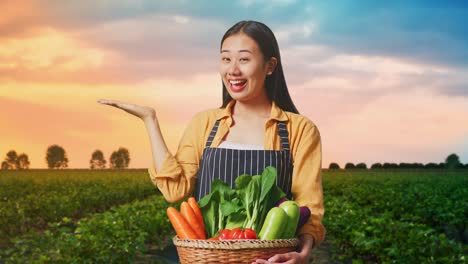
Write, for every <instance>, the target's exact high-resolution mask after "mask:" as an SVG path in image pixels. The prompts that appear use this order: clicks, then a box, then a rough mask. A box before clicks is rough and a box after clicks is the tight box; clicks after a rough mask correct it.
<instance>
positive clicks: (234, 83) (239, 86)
mask: <svg viewBox="0 0 468 264" xmlns="http://www.w3.org/2000/svg"><path fill="white" fill-rule="evenodd" d="M229 84H230V86H231V90H232V91H233V92H240V91H242V90H243V89H244V88H245V87H246V86H247V80H229Z"/></svg>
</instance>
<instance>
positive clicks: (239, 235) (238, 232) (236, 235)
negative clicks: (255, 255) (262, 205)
mask: <svg viewBox="0 0 468 264" xmlns="http://www.w3.org/2000/svg"><path fill="white" fill-rule="evenodd" d="M243 233H244V232H242V229H240V228H239V227H236V228H234V229H232V230H231V239H243V238H244V237H243Z"/></svg>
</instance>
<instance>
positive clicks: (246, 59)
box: [240, 58, 249, 62]
mask: <svg viewBox="0 0 468 264" xmlns="http://www.w3.org/2000/svg"><path fill="white" fill-rule="evenodd" d="M240 61H241V62H247V61H249V59H248V58H240Z"/></svg>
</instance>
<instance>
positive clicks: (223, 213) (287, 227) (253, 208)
mask: <svg viewBox="0 0 468 264" xmlns="http://www.w3.org/2000/svg"><path fill="white" fill-rule="evenodd" d="M276 175H277V173H276V169H275V168H273V167H266V168H265V170H264V171H263V172H262V174H261V175H254V176H250V175H247V174H243V175H240V176H238V177H237V178H236V179H235V187H234V189H231V187H230V186H229V185H228V184H226V183H225V182H223V181H221V180H219V179H215V180H213V183H212V185H211V192H210V193H209V194H207V195H205V196H204V197H203V198H201V199H200V201H198V206H195V205H196V202H195V199H194V198H193V197H191V198H189V205H186V202H183V203H182V204H181V213H182V214H179V213H178V212H177V210H176V209H175V208H172V207H170V208H168V211H167V214H168V216H169V219H170V221H171V223H172V225H173V227H174V229H175V230H176V233H177V235H178V236H179V238H182V239H187V238H188V239H206V237H209V238H210V239H211V240H225V239H257V238H260V239H262V240H270V239H283V238H284V239H286V238H293V237H294V236H295V234H296V231H297V230H298V229H299V227H300V226H302V225H303V224H304V223H305V222H306V221H307V219H308V217H309V216H310V211H309V209H308V208H307V207H301V208H300V207H299V205H298V204H297V203H296V202H294V201H288V200H287V199H286V198H285V196H286V195H285V193H284V192H283V191H282V190H281V189H280V188H279V187H278V186H276V185H275V182H276ZM190 201H191V202H190ZM194 203H195V205H193V204H194ZM193 208H196V209H193ZM197 210H198V211H200V213H198V212H197ZM193 213H195V215H192V214H193ZM200 217H201V218H202V219H200ZM202 231H203V232H202ZM257 234H258V235H257Z"/></svg>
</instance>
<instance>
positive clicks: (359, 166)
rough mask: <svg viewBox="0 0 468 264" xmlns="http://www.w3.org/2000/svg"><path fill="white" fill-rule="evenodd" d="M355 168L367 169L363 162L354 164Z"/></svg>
mask: <svg viewBox="0 0 468 264" xmlns="http://www.w3.org/2000/svg"><path fill="white" fill-rule="evenodd" d="M356 169H367V165H366V164H365V163H363V162H361V163H358V164H356Z"/></svg>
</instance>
